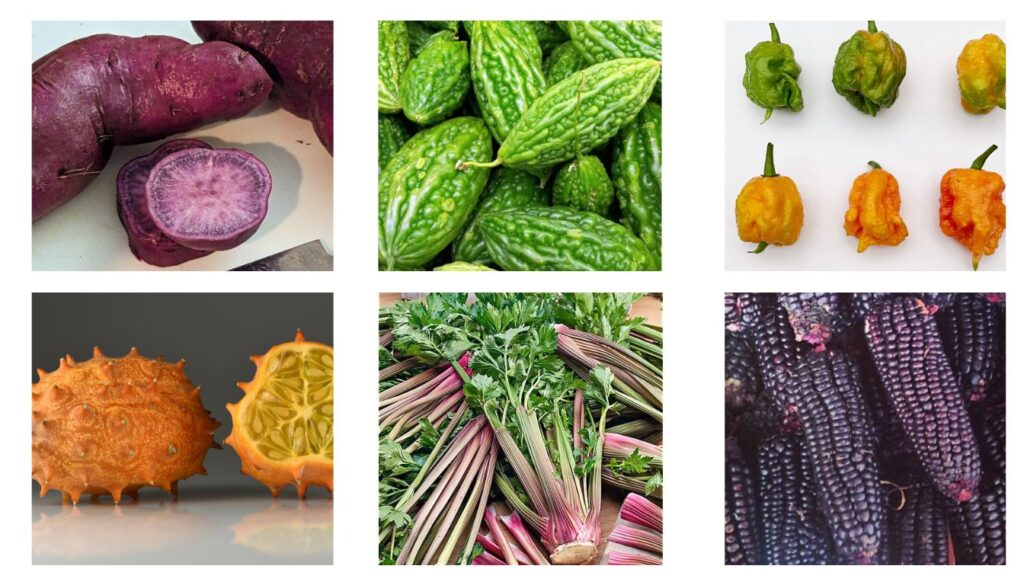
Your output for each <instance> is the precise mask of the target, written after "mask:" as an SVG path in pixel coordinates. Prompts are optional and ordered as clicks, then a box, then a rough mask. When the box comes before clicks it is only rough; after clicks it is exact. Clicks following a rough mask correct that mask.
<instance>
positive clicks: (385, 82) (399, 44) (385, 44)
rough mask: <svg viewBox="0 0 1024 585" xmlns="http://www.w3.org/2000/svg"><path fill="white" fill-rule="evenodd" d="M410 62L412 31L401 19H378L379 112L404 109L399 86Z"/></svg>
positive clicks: (386, 112)
mask: <svg viewBox="0 0 1024 585" xmlns="http://www.w3.org/2000/svg"><path fill="white" fill-rule="evenodd" d="M408 65H409V31H408V29H406V26H405V22H404V21H401V20H381V21H378V22H377V111H379V112H384V113H385V114H393V113H395V112H399V111H401V110H402V103H401V100H400V99H399V97H398V87H399V85H400V84H401V82H402V74H403V73H405V68H406V67H407V66H408Z"/></svg>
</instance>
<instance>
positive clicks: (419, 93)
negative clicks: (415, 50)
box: [399, 30, 469, 126]
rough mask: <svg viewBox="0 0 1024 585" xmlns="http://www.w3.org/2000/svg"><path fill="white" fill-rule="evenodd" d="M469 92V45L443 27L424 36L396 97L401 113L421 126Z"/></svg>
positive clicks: (445, 114) (437, 118) (449, 109)
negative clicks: (420, 48) (422, 45)
mask: <svg viewBox="0 0 1024 585" xmlns="http://www.w3.org/2000/svg"><path fill="white" fill-rule="evenodd" d="M467 93H469V49H468V48H467V46H466V43H465V41H460V40H458V39H457V37H456V36H455V33H453V32H451V31H449V30H443V31H441V32H439V33H435V34H434V35H432V36H431V37H430V39H428V40H427V43H426V45H425V46H424V47H423V48H422V50H421V51H420V53H419V54H418V55H417V56H416V58H415V59H413V60H412V61H410V62H409V67H408V68H406V70H405V75H403V76H402V84H401V86H400V87H399V98H400V100H401V102H402V112H404V113H405V117H407V118H409V119H410V120H412V121H413V122H416V123H417V124H419V125H421V126H430V125H433V124H436V123H438V122H440V121H442V120H444V119H445V118H447V117H448V116H450V115H451V114H452V112H454V111H455V110H457V109H459V106H461V105H462V101H463V100H464V99H466V94H467Z"/></svg>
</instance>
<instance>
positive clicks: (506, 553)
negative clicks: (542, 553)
mask: <svg viewBox="0 0 1024 585" xmlns="http://www.w3.org/2000/svg"><path fill="white" fill-rule="evenodd" d="M484 522H486V523H487V528H489V529H490V530H491V537H492V538H494V540H495V542H497V543H498V547H499V548H500V549H501V557H502V558H503V559H505V562H506V563H508V564H509V565H518V564H519V562H518V561H517V560H516V555H515V553H513V552H512V545H511V544H510V543H509V541H508V538H506V537H505V532H504V531H503V530H502V529H501V524H500V523H499V522H498V512H497V510H495V509H494V506H493V505H491V506H487V511H486V512H485V513H484Z"/></svg>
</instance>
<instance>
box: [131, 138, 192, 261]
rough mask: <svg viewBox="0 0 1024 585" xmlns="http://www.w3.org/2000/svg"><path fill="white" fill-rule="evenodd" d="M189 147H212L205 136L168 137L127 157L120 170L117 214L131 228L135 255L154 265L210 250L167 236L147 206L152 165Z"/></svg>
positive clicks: (182, 259)
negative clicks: (151, 148)
mask: <svg viewBox="0 0 1024 585" xmlns="http://www.w3.org/2000/svg"><path fill="white" fill-rule="evenodd" d="M189 148H199V149H209V148H211V147H210V145H209V144H207V143H205V142H203V141H202V140H190V139H184V138H182V139H178V140H169V141H167V142H164V143H163V144H161V145H160V146H158V147H157V148H156V150H154V151H153V152H151V153H149V154H147V155H144V156H140V157H137V158H133V159H132V160H130V161H128V162H127V163H125V164H124V166H122V167H121V170H120V171H118V173H117V215H118V217H120V218H121V225H123V226H124V230H125V231H126V232H128V246H129V247H130V248H131V250H132V253H133V254H135V257H136V258H138V259H139V260H142V261H143V262H146V263H149V264H152V265H153V266H175V265H177V264H181V263H182V262H188V261H189V260H193V259H195V258H202V257H203V256H207V255H209V254H211V252H209V251H204V250H193V249H191V248H186V247H185V246H182V245H181V244H179V243H177V242H175V241H174V240H172V239H170V238H168V237H167V236H165V235H164V233H163V232H161V231H160V230H159V229H158V228H157V227H156V225H154V224H153V220H152V219H150V217H149V210H148V209H147V207H148V206H147V204H146V181H147V180H148V179H149V173H150V171H152V170H153V166H154V165H155V164H156V163H157V162H158V161H159V160H160V159H162V158H163V157H165V156H167V155H169V154H172V153H174V152H178V151H180V150H185V149H189Z"/></svg>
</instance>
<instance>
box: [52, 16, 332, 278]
mask: <svg viewBox="0 0 1024 585" xmlns="http://www.w3.org/2000/svg"><path fill="white" fill-rule="evenodd" d="M98 33H109V34H120V35H128V36H141V35H170V36H173V37H177V38H179V39H183V40H186V41H189V42H192V43H198V42H199V41H200V39H199V37H198V36H197V35H196V33H195V32H194V31H193V30H192V27H191V26H190V25H189V23H188V22H187V21H184V20H182V21H157V22H127V21H125V22H109V21H89V22H83V21H56V22H53V21H50V22H38V23H36V24H35V25H34V26H33V35H32V58H33V59H38V58H39V57H42V56H43V55H45V54H47V53H49V52H50V51H52V50H53V49H56V48H57V47H60V46H62V45H64V44H65V43H68V42H70V41H72V40H75V39H79V38H82V37H85V36H88V35H92V34H98ZM268 128H272V129H273V131H272V132H268V130H267V129H268ZM175 138H197V139H199V140H203V141H205V142H207V143H209V144H210V145H211V146H213V147H214V148H240V149H242V150H245V151H247V152H250V153H252V154H254V155H255V156H256V157H257V158H259V159H260V160H262V161H263V162H264V164H266V165H267V167H268V168H269V169H270V173H271V174H272V175H273V181H274V185H273V189H272V190H271V193H270V206H269V208H268V210H267V217H266V219H265V220H263V223H262V224H261V225H260V227H259V229H258V230H257V231H256V233H255V234H253V236H252V237H251V238H249V239H248V240H246V241H245V243H243V244H242V245H240V246H238V247H237V248H232V249H231V250H226V251H223V252H215V253H213V254H210V255H209V256H204V257H202V258H197V259H195V260H190V261H188V262H185V263H184V264H179V265H178V266H174V267H168V268H160V267H157V266H152V265H150V264H147V263H145V262H143V261H141V260H139V259H137V258H135V256H134V255H133V254H132V253H131V250H130V249H129V248H128V239H127V236H126V235H125V231H124V227H123V226H122V225H121V222H120V220H119V219H118V217H117V197H116V193H117V171H118V169H120V168H121V166H122V165H124V163H126V162H128V161H129V160H131V159H133V158H135V157H137V156H143V155H146V154H149V153H150V152H152V151H153V149H154V148H156V145H157V142H151V143H147V144H140V145H137V146H123V147H117V148H115V149H114V153H113V154H112V155H111V157H110V161H109V162H108V163H107V166H106V168H105V169H104V170H103V172H102V173H101V174H100V176H99V177H97V178H96V180H94V181H93V182H92V183H90V184H89V186H88V187H86V188H85V190H84V191H82V192H81V193H79V194H78V195H76V196H75V198H74V199H72V200H71V201H69V202H68V203H65V204H64V205H61V206H60V207H58V208H57V209H55V210H53V211H51V212H50V213H49V214H47V215H46V216H45V217H43V218H42V219H40V220H39V221H37V222H35V224H33V229H32V266H33V268H34V269H35V270H228V269H231V268H236V267H238V266H241V265H243V264H247V263H249V262H252V261H254V260H259V259H261V258H265V257H267V256H270V255H272V254H276V253H278V252H281V251H283V250H287V249H289V248H292V247H294V246H298V245H301V244H305V243H306V242H309V241H312V240H323V242H324V245H325V246H326V248H327V250H328V251H331V250H332V248H333V244H332V238H331V234H332V232H331V218H332V214H331V204H332V199H331V193H332V186H331V183H332V181H331V179H332V172H331V171H332V168H331V166H332V161H331V155H330V154H329V153H328V152H327V151H326V150H325V149H324V147H323V146H322V145H321V144H320V140H319V139H318V138H317V137H316V134H315V133H314V132H313V125H312V124H310V123H309V121H308V120H303V119H301V118H299V117H298V116H295V115H293V114H291V113H289V112H286V111H284V110H283V109H281V108H279V107H278V106H277V104H275V103H271V102H268V103H266V104H264V105H262V106H260V107H259V108H256V109H255V110H254V111H253V112H251V113H250V114H249V115H247V116H245V117H244V118H239V119H236V120H230V121H227V122H220V123H217V124H211V125H209V126H204V127H202V128H199V129H197V130H193V131H192V132H186V133H184V134H179V135H175Z"/></svg>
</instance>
